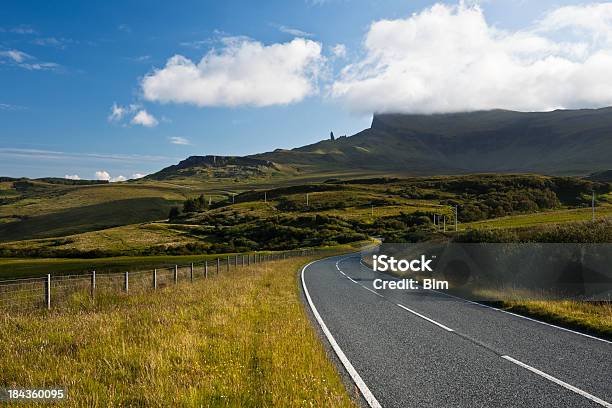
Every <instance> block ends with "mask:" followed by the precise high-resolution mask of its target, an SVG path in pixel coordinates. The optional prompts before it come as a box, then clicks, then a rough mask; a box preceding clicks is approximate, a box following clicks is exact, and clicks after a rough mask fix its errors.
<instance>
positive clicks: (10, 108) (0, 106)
mask: <svg viewBox="0 0 612 408" xmlns="http://www.w3.org/2000/svg"><path fill="white" fill-rule="evenodd" d="M26 109H27V108H26V107H25V106H20V105H11V104H10V103H0V110H7V111H20V110H26Z"/></svg>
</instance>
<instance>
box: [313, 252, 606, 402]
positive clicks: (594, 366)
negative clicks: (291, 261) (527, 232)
mask: <svg viewBox="0 0 612 408" xmlns="http://www.w3.org/2000/svg"><path fill="white" fill-rule="evenodd" d="M381 277H382V278H385V279H393V278H392V277H390V276H389V275H383V274H381V273H379V272H375V271H373V270H371V269H370V268H368V267H366V266H364V265H362V264H361V262H360V258H359V256H357V255H352V256H348V257H346V256H344V257H333V258H327V259H324V260H321V261H316V262H314V263H311V264H309V265H307V266H306V267H305V268H304V269H303V270H302V276H301V280H302V285H303V289H304V294H305V297H306V299H307V303H308V305H307V307H309V308H311V310H312V312H313V315H314V316H315V318H316V320H317V324H319V325H320V326H321V328H322V330H323V333H324V334H325V336H326V337H327V341H328V342H329V343H330V345H331V347H332V348H333V349H334V351H335V352H336V354H337V355H338V357H339V359H340V361H341V362H342V364H343V365H344V367H345V369H346V371H347V372H348V374H349V375H350V376H351V377H352V380H353V381H354V382H355V383H356V385H357V386H358V388H359V389H360V391H361V392H362V394H363V395H364V398H365V399H366V400H367V401H368V403H369V405H370V406H372V407H378V406H382V407H470V408H474V407H555V408H560V407H602V406H604V407H612V343H611V342H608V341H605V340H601V339H597V338H594V337H590V336H586V335H581V334H579V333H576V332H572V331H568V330H564V329H561V328H558V327H555V326H551V325H547V324H544V323H541V322H537V321H534V320H530V319H526V318H522V317H519V316H516V315H513V314H509V313H505V312H502V311H499V310H497V309H493V308H488V307H485V306H482V305H479V304H475V303H470V302H467V301H465V300H462V299H458V298H454V297H451V296H448V295H446V294H443V293H439V292H434V291H427V290H422V289H419V290H416V291H407V290H389V289H387V290H378V291H375V290H374V289H373V285H372V281H373V280H374V279H375V278H381Z"/></svg>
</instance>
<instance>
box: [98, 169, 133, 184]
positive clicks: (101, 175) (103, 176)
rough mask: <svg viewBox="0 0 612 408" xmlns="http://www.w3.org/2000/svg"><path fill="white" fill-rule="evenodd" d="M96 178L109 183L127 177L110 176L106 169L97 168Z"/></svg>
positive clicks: (123, 179)
mask: <svg viewBox="0 0 612 408" xmlns="http://www.w3.org/2000/svg"><path fill="white" fill-rule="evenodd" d="M96 180H105V181H108V182H111V183H115V182H117V181H126V180H127V178H126V177H124V176H117V177H111V175H110V173H109V172H108V171H106V170H99V171H96Z"/></svg>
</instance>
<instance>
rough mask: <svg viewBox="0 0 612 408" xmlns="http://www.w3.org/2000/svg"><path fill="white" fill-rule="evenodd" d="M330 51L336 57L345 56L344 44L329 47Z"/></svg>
mask: <svg viewBox="0 0 612 408" xmlns="http://www.w3.org/2000/svg"><path fill="white" fill-rule="evenodd" d="M331 52H332V54H333V55H334V56H335V57H336V58H346V45H344V44H336V45H334V46H332V47H331Z"/></svg>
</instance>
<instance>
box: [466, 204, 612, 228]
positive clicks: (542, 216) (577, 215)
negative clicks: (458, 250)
mask: <svg viewBox="0 0 612 408" xmlns="http://www.w3.org/2000/svg"><path fill="white" fill-rule="evenodd" d="M591 216H592V210H591V208H577V209H562V210H552V211H545V212H538V213H533V214H522V215H514V216H509V217H501V218H493V219H490V220H483V221H475V222H470V223H462V224H459V225H460V227H459V229H468V228H474V229H483V228H521V227H534V226H539V225H546V224H560V223H564V222H573V221H588V220H591ZM596 216H597V217H598V218H603V217H609V216H612V206H610V205H604V206H601V207H597V208H596Z"/></svg>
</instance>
